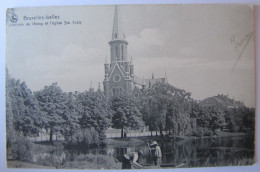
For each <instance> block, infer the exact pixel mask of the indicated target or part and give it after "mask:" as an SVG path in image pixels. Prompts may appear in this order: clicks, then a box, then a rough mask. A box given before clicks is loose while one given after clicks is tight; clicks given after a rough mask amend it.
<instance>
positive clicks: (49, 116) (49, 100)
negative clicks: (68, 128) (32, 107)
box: [34, 83, 71, 142]
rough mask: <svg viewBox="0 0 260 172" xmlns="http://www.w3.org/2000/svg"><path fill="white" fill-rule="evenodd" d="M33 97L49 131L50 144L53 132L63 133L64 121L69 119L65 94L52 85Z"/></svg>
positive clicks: (55, 85)
mask: <svg viewBox="0 0 260 172" xmlns="http://www.w3.org/2000/svg"><path fill="white" fill-rule="evenodd" d="M34 95H35V97H36V99H37V100H38V102H39V105H40V108H41V110H42V112H43V113H44V117H45V118H44V124H45V128H47V129H50V142H52V140H53V139H52V137H53V134H54V132H57V131H60V132H61V133H63V132H64V126H65V125H66V121H68V120H70V119H71V112H70V110H69V108H68V107H67V106H66V94H65V93H64V92H63V91H62V90H61V88H60V87H59V86H58V85H57V83H53V84H51V85H50V86H45V87H44V89H43V90H40V91H37V92H35V94H34Z"/></svg>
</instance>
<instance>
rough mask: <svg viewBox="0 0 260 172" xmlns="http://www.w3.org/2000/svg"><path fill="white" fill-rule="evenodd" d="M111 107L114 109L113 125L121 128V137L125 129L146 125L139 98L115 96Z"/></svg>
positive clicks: (135, 128) (134, 128)
mask: <svg viewBox="0 0 260 172" xmlns="http://www.w3.org/2000/svg"><path fill="white" fill-rule="evenodd" d="M111 109H112V110H113V111H114V114H113V117H112V127H114V128H117V129H121V138H123V134H124V130H128V129H130V130H137V129H140V128H141V127H143V126H144V122H143V119H142V114H141V113H140V108H139V106H138V100H137V99H134V98H132V97H115V98H114V99H113V100H112V101H111Z"/></svg>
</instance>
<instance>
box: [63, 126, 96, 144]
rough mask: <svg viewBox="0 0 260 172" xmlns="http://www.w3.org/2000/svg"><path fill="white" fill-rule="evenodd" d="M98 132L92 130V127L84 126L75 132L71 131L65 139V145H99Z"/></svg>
mask: <svg viewBox="0 0 260 172" xmlns="http://www.w3.org/2000/svg"><path fill="white" fill-rule="evenodd" d="M99 144H100V139H99V133H98V132H97V131H96V130H94V129H93V128H90V129H88V128H86V129H81V130H78V131H77V132H75V133H73V134H72V136H71V137H70V138H69V139H67V140H66V142H65V145H66V146H72V147H73V146H77V147H79V146H81V147H88V146H90V145H99Z"/></svg>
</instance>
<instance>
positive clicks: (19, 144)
mask: <svg viewBox="0 0 260 172" xmlns="http://www.w3.org/2000/svg"><path fill="white" fill-rule="evenodd" d="M32 149H33V143H32V141H30V140H29V139H27V138H25V137H23V136H17V137H16V136H14V135H13V136H12V137H11V136H10V137H8V138H7V153H8V158H9V157H11V158H10V159H17V160H22V161H30V160H31V159H32Z"/></svg>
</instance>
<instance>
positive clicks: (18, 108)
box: [6, 72, 42, 136]
mask: <svg viewBox="0 0 260 172" xmlns="http://www.w3.org/2000/svg"><path fill="white" fill-rule="evenodd" d="M41 115H42V114H41V111H40V108H39V104H38V102H37V100H36V99H35V98H34V96H33V94H32V92H31V90H30V89H28V88H27V85H26V84H25V82H22V83H21V82H20V81H19V80H15V79H13V78H11V76H10V75H9V74H8V72H6V129H7V135H8V136H9V135H12V134H15V133H14V132H17V133H19V134H22V135H25V136H31V135H35V134H37V133H38V132H39V131H40V129H41V126H42V116H41Z"/></svg>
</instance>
